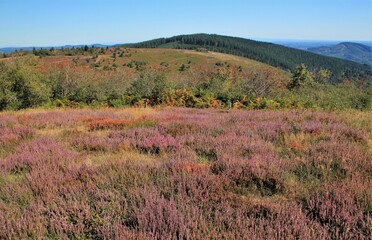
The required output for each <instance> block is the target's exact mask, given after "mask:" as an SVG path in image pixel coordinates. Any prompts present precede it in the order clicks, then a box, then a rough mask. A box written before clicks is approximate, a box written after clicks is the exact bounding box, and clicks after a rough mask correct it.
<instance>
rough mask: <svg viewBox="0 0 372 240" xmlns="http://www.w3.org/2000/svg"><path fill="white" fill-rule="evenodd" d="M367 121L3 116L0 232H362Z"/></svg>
mask: <svg viewBox="0 0 372 240" xmlns="http://www.w3.org/2000/svg"><path fill="white" fill-rule="evenodd" d="M370 118H371V115H370V113H369V112H364V113H363V112H346V111H345V112H338V113H325V112H316V111H295V110H294V111H263V110H261V111H240V110H231V111H221V110H215V109H204V110H202V109H185V108H157V109H154V108H146V109H145V108H127V109H95V110H93V109H88V108H87V109H59V110H45V109H31V110H23V111H19V112H3V113H0V133H2V134H0V144H2V145H0V146H1V155H0V238H1V239H3V238H4V239H18V238H51V239H59V238H82V239H91V238H93V239H107V238H110V239H111V238H126V239H203V238H204V239H205V238H208V239H244V238H247V237H248V238H252V239H314V238H319V239H368V238H369V236H370V235H371V201H372V199H371V197H372V195H371V191H370V185H371V177H370V176H371V172H372V161H371V160H372V159H371V154H370V153H371V145H370V144H371V133H372V132H371V124H370V121H368V120H369V119H370ZM107 119H109V121H108V120H107ZM97 122H98V123H99V124H98V125H97V126H99V127H92V123H97ZM102 126H103V127H102Z"/></svg>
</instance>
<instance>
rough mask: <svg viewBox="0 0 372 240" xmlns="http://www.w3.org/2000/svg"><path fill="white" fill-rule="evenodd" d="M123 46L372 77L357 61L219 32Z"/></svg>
mask: <svg viewBox="0 0 372 240" xmlns="http://www.w3.org/2000/svg"><path fill="white" fill-rule="evenodd" d="M122 46H126V47H133V48H177V49H199V50H209V51H215V52H221V53H229V54H233V55H237V56H242V57H247V58H250V59H254V60H257V61H260V62H263V63H267V64H269V65H272V66H275V67H280V68H282V69H285V70H293V69H294V68H295V66H296V65H298V64H300V63H304V64H305V65H307V66H308V67H309V68H310V69H312V70H315V69H320V68H327V69H329V70H331V72H332V73H333V74H332V79H331V80H332V81H333V82H341V81H342V80H344V79H345V78H348V79H359V80H360V79H363V80H367V81H371V76H372V71H371V68H370V67H367V66H363V65H361V64H358V63H355V62H351V61H346V60H341V59H337V58H331V57H325V56H321V55H319V54H315V53H311V52H307V51H301V50H297V49H293V48H288V47H284V46H280V45H277V44H272V43H266V42H259V41H253V40H248V39H244V38H237V37H229V36H220V35H215V34H192V35H180V36H175V37H171V38H160V39H155V40H150V41H146V42H141V43H136V44H125V45H122Z"/></svg>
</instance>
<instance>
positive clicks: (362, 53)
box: [308, 42, 372, 66]
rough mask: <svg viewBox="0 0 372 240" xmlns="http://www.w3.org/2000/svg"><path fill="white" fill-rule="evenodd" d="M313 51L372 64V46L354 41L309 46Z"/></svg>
mask: <svg viewBox="0 0 372 240" xmlns="http://www.w3.org/2000/svg"><path fill="white" fill-rule="evenodd" d="M308 50H309V51H311V52H313V53H318V54H322V55H325V56H329V57H336V58H341V59H346V60H350V61H354V62H358V63H361V64H367V65H370V66H372V47H370V46H367V45H364V44H360V43H353V42H342V43H339V44H336V45H332V46H323V47H316V48H309V49H308Z"/></svg>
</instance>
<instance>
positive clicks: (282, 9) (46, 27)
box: [0, 0, 372, 47]
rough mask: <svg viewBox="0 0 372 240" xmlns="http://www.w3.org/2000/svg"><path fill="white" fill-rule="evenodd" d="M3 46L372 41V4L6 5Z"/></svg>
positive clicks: (83, 0) (364, 0)
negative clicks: (213, 38)
mask: <svg viewBox="0 0 372 240" xmlns="http://www.w3.org/2000/svg"><path fill="white" fill-rule="evenodd" d="M0 9H1V12H0V47H8V46H58V45H65V44H91V43H105V44H112V43H128V42H137V41H143V40H149V39H152V38H158V37H170V36H174V35H178V34H187V33H202V32H203V33H217V34H223V35H232V36H239V37H245V38H252V39H260V40H264V39H307V40H364V41H366V40H369V41H371V40H372V0H225V1H222V0H213V1H212V0H184V1H178V0H173V1H172V0H0Z"/></svg>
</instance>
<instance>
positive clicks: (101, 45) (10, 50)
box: [0, 43, 113, 54]
mask: <svg viewBox="0 0 372 240" xmlns="http://www.w3.org/2000/svg"><path fill="white" fill-rule="evenodd" d="M85 45H87V46H89V47H92V46H94V47H97V48H101V47H111V46H113V45H104V44H99V43H97V44H79V45H64V46H49V47H5V48H0V52H3V53H6V54H9V53H12V52H15V51H19V50H25V51H31V50H32V49H34V48H35V49H50V48H55V49H61V48H73V47H74V48H79V47H84V46H85Z"/></svg>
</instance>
